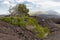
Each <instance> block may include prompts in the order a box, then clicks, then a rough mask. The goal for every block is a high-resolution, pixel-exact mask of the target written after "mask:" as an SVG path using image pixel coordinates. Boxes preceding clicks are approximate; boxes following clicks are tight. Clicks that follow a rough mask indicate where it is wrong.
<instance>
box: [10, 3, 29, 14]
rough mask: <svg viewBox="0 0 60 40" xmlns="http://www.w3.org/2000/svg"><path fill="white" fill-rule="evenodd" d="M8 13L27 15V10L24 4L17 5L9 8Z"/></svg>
mask: <svg viewBox="0 0 60 40" xmlns="http://www.w3.org/2000/svg"><path fill="white" fill-rule="evenodd" d="M9 12H10V13H11V15H19V14H24V15H28V12H29V9H27V7H26V5H25V4H18V5H16V6H15V7H13V8H10V9H9Z"/></svg>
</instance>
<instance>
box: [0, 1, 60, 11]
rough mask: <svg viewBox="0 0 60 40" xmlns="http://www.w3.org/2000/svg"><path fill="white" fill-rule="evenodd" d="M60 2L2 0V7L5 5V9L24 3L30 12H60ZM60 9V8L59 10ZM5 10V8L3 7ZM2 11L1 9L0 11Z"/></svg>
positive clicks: (0, 2) (0, 3)
mask: <svg viewBox="0 0 60 40" xmlns="http://www.w3.org/2000/svg"><path fill="white" fill-rule="evenodd" d="M58 1H60V0H0V5H4V8H5V9H8V8H9V7H10V6H15V5H16V4H19V3H24V4H26V5H27V7H28V8H29V9H30V10H44V11H46V10H57V11H58V10H60V2H58ZM58 7H59V8H58ZM1 8H2V9H3V7H2V6H1ZM0 10H1V9H0Z"/></svg>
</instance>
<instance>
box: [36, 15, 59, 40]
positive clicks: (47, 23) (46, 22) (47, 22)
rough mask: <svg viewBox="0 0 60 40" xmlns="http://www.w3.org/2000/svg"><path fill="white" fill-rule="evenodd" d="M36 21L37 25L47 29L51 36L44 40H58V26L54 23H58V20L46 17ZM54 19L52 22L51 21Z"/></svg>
mask: <svg viewBox="0 0 60 40" xmlns="http://www.w3.org/2000/svg"><path fill="white" fill-rule="evenodd" d="M36 18H37V19H38V22H39V24H41V25H42V26H44V27H48V28H49V29H50V31H51V35H50V36H49V38H47V39H44V40H60V24H59V23H56V22H60V21H59V20H58V19H60V18H56V19H55V18H51V19H49V18H48V17H41V16H40V17H36ZM53 19H54V20H53Z"/></svg>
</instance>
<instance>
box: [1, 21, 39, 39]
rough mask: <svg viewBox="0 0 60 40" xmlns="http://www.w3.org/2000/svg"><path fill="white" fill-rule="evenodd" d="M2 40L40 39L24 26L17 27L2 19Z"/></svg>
mask: <svg viewBox="0 0 60 40" xmlns="http://www.w3.org/2000/svg"><path fill="white" fill-rule="evenodd" d="M0 40H40V39H38V38H36V37H35V36H34V33H33V32H31V31H29V30H27V29H25V28H24V27H17V26H14V25H11V24H9V23H6V22H3V21H0Z"/></svg>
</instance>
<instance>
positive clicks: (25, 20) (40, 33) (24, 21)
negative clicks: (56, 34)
mask: <svg viewBox="0 0 60 40" xmlns="http://www.w3.org/2000/svg"><path fill="white" fill-rule="evenodd" d="M0 20H3V21H5V22H8V23H11V24H13V25H16V26H23V27H26V26H27V25H32V26H33V27H34V28H33V30H34V31H35V32H36V33H37V34H36V36H37V37H39V38H45V37H47V36H48V35H49V33H50V31H49V29H48V28H46V27H45V28H43V27H42V26H40V25H39V24H38V22H37V20H36V19H34V18H32V17H29V16H24V17H23V16H16V17H13V16H10V17H3V18H1V19H0Z"/></svg>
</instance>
